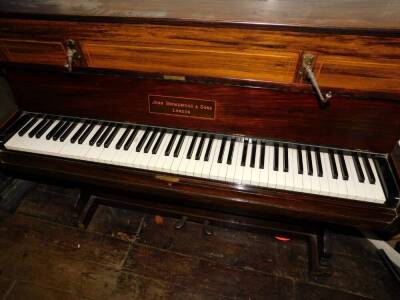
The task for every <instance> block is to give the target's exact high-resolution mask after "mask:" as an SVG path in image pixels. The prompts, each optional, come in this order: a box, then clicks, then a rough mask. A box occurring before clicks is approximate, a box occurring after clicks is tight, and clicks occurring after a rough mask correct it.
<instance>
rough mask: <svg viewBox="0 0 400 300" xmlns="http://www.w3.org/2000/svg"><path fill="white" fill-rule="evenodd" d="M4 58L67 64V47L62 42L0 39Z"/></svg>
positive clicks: (36, 62)
mask: <svg viewBox="0 0 400 300" xmlns="http://www.w3.org/2000/svg"><path fill="white" fill-rule="evenodd" d="M0 47H1V50H2V52H3V53H4V59H5V60H6V61H10V62H16V63H32V64H49V65H61V66H62V65H63V64H65V61H66V59H65V49H64V46H63V44H62V43H61V42H45V41H28V40H7V39H0Z"/></svg>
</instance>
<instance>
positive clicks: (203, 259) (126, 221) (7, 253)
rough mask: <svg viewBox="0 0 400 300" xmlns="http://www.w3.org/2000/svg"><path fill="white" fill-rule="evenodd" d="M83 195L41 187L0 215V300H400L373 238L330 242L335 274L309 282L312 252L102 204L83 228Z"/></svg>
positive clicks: (339, 236)
mask: <svg viewBox="0 0 400 300" xmlns="http://www.w3.org/2000/svg"><path fill="white" fill-rule="evenodd" d="M77 195H78V191H77V190H73V189H63V188H58V187H52V186H46V185H38V186H37V187H36V188H35V189H34V190H32V191H31V192H30V193H28V194H27V195H26V196H25V197H24V198H23V199H22V200H21V204H20V205H19V207H18V209H17V211H16V212H15V213H10V212H7V211H4V210H0V299H345V300H346V299H397V298H398V295H399V294H400V287H399V286H398V285H397V283H396V282H395V281H394V279H393V277H392V276H391V274H390V273H389V272H388V271H387V270H386V268H385V267H384V265H383V264H382V262H381V261H380V260H379V258H378V256H377V255H376V253H375V249H374V248H373V247H372V246H371V245H370V244H369V243H368V241H367V240H365V239H363V238H359V237H355V236H349V235H346V234H343V233H334V234H333V236H332V238H333V239H332V242H333V256H332V258H331V259H330V268H331V271H332V276H330V277H321V276H310V273H309V272H308V257H307V247H306V244H305V243H304V242H303V241H301V240H290V241H288V242H280V241H277V240H276V239H275V238H274V237H273V236H270V235H267V234H263V233H252V232H247V231H245V230H233V229H227V228H219V227H216V228H214V235H213V236H206V235H204V234H203V228H202V225H201V224H198V223H193V222H188V223H187V224H186V226H185V227H184V228H183V229H181V230H179V231H177V230H176V229H175V228H174V225H175V222H176V220H175V219H173V218H168V217H165V216H154V215H149V214H145V213H142V212H136V211H130V210H124V209H116V208H111V207H106V206H99V208H98V210H97V211H96V213H95V215H94V218H93V220H92V221H91V223H90V224H89V226H88V228H87V229H86V230H84V229H82V228H80V227H79V226H78V215H77V213H76V211H75V210H74V209H73V207H72V205H73V203H74V200H75V199H76V197H77Z"/></svg>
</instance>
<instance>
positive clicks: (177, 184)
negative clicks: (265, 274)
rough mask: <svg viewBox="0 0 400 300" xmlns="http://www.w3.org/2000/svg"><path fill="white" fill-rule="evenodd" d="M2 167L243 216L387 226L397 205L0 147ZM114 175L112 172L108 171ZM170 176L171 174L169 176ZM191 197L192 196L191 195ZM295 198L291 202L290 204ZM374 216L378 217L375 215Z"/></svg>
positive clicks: (98, 191)
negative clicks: (116, 165)
mask: <svg viewBox="0 0 400 300" xmlns="http://www.w3.org/2000/svg"><path fill="white" fill-rule="evenodd" d="M0 160H1V162H2V164H1V167H2V169H3V170H4V171H6V172H9V173H12V174H17V175H19V176H23V175H26V176H31V178H32V176H39V177H40V178H42V180H46V179H52V180H54V179H58V180H63V181H66V182H75V183H76V184H80V185H82V186H85V187H86V188H88V187H91V188H94V189H95V190H96V194H101V193H109V192H110V191H112V192H113V193H117V194H118V193H124V194H126V193H127V194H128V195H129V193H134V194H135V195H145V197H148V199H149V201H151V197H152V196H153V197H156V198H157V199H158V200H157V201H160V199H164V200H163V201H173V202H174V203H177V204H179V205H185V206H188V207H202V208H207V209H209V210H215V211H221V212H228V213H235V214H239V215H242V216H250V217H256V218H267V219H276V220H280V221H282V217H283V218H284V221H285V222H287V223H290V222H299V221H300V222H301V220H303V221H304V220H307V221H314V222H323V223H330V224H339V225H341V226H345V225H347V226H356V227H362V228H370V229H374V230H378V231H382V232H384V231H385V230H386V229H387V228H388V227H389V226H390V225H391V223H392V221H393V219H394V218H396V216H397V212H396V209H395V208H390V207H386V206H384V205H378V204H372V203H365V202H359V201H351V200H345V199H338V198H331V197H321V196H315V195H310V194H303V193H292V192H290V193H289V192H285V191H280V190H271V189H265V188H256V187H251V186H242V188H241V189H238V188H237V186H236V185H235V184H228V183H222V182H217V181H212V180H207V181H205V180H201V179H195V178H189V177H182V176H173V177H169V176H159V175H160V174H162V173H157V172H149V171H143V170H136V169H128V168H123V167H115V166H107V165H101V164H96V163H89V162H82V161H76V160H71V159H61V158H54V157H47V156H43V155H35V154H28V153H20V152H14V151H7V150H0ZM111 173H112V174H113V176H111V177H110V176H109V174H111ZM169 178H171V179H169ZM188 199H190V201H188ZM288 203H290V205H288ZM372 216H373V217H372Z"/></svg>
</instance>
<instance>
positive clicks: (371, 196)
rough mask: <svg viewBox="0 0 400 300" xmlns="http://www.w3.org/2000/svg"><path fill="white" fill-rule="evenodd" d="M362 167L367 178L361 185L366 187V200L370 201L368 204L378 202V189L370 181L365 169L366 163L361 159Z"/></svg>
mask: <svg viewBox="0 0 400 300" xmlns="http://www.w3.org/2000/svg"><path fill="white" fill-rule="evenodd" d="M360 166H361V170H362V172H363V173H364V177H365V181H364V183H362V184H361V185H362V186H363V187H364V191H365V194H364V196H365V199H368V202H377V198H378V197H377V195H376V189H375V188H374V186H373V185H372V184H371V183H370V182H369V180H368V176H367V171H366V169H365V166H364V162H363V161H362V160H361V157H360Z"/></svg>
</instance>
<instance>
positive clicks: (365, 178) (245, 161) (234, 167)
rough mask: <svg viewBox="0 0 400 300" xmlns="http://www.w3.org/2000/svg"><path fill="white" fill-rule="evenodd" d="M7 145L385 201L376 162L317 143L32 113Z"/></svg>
mask: <svg viewBox="0 0 400 300" xmlns="http://www.w3.org/2000/svg"><path fill="white" fill-rule="evenodd" d="M5 148H6V149H9V150H15V151H23V152H31V153H38V154H44V155H49V156H58V157H64V158H72V159H78V160H84V161H91V162H97V163H104V164H111V165H118V166H124V167H131V168H138V169H144V170H153V171H160V172H166V173H170V174H179V175H185V176H192V177H198V178H203V179H213V180H220V181H225V182H230V183H236V184H241V185H253V186H258V187H267V188H271V189H281V190H288V191H297V192H303V193H311V194H318V195H324V196H332V197H339V198H346V199H353V200H360V201H365V202H372V203H380V204H383V203H384V202H385V201H386V196H385V193H384V190H383V187H382V184H381V181H380V177H379V176H378V168H379V165H378V164H376V163H375V161H374V157H373V156H372V155H370V154H366V153H361V152H349V151H341V150H336V149H327V148H322V147H321V148H320V147H316V146H307V145H298V144H293V143H283V142H273V141H269V140H263V139H255V138H246V137H237V136H227V135H219V134H210V133H203V132H193V131H186V130H178V129H167V128H157V127H154V126H142V125H135V124H121V123H113V122H106V121H96V120H82V119H74V118H67V117H54V116H43V115H34V114H32V115H30V116H29V117H28V118H27V121H26V122H25V124H24V125H23V126H22V127H21V129H20V130H19V131H18V132H16V133H15V134H14V135H13V136H12V137H11V138H10V139H9V140H8V141H7V142H6V143H5Z"/></svg>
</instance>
